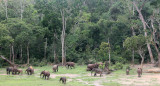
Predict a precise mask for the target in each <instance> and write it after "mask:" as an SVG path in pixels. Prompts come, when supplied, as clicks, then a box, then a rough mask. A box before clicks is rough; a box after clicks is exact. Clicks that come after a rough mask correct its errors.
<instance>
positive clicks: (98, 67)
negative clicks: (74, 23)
mask: <svg viewBox="0 0 160 86" xmlns="http://www.w3.org/2000/svg"><path fill="white" fill-rule="evenodd" d="M103 66H105V67H103ZM65 67H66V68H68V69H69V68H70V69H72V68H75V63H74V62H66V64H65ZM52 70H53V72H58V65H53V68H52ZM105 70H107V71H110V70H109V66H108V64H107V63H105V64H103V63H99V64H98V63H95V64H88V65H87V69H86V71H91V76H92V73H94V76H96V75H97V74H100V77H101V76H102V73H103V72H104V71H105ZM129 71H130V68H127V69H126V75H129ZM6 72H7V74H10V73H12V75H16V74H18V75H19V74H22V73H23V70H22V69H18V68H17V67H8V68H6ZM25 73H27V74H28V75H32V74H34V69H33V67H32V66H30V67H28V68H27V69H26V70H25ZM109 73H110V72H109ZM137 73H138V77H141V75H142V68H138V69H137ZM41 76H42V78H45V79H47V80H49V77H50V72H49V71H45V70H44V71H42V72H41V73H40V78H41ZM59 81H61V82H62V83H63V84H66V77H61V78H60V79H59Z"/></svg>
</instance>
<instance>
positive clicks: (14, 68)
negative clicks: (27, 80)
mask: <svg viewBox="0 0 160 86" xmlns="http://www.w3.org/2000/svg"><path fill="white" fill-rule="evenodd" d="M12 74H13V75H16V74H18V68H17V67H13V71H12Z"/></svg>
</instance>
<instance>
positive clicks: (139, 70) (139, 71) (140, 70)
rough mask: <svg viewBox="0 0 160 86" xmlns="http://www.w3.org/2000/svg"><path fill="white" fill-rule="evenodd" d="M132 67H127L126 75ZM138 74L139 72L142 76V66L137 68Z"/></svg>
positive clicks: (139, 75)
mask: <svg viewBox="0 0 160 86" xmlns="http://www.w3.org/2000/svg"><path fill="white" fill-rule="evenodd" d="M130 70H131V69H130V67H129V68H126V75H129V71H130ZM137 74H138V77H141V75H142V68H138V69H137Z"/></svg>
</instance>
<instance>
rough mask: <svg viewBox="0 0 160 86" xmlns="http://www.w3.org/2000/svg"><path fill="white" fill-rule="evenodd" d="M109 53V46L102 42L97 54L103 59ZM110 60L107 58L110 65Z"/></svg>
mask: <svg viewBox="0 0 160 86" xmlns="http://www.w3.org/2000/svg"><path fill="white" fill-rule="evenodd" d="M109 52H110V45H109V43H106V42H102V43H101V45H100V49H99V51H98V53H99V54H100V55H101V56H103V57H107V53H109ZM110 61H111V60H110V58H109V63H110Z"/></svg>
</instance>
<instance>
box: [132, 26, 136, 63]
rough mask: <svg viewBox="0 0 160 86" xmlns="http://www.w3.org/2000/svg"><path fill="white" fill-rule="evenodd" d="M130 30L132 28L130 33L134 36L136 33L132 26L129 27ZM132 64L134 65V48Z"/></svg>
mask: <svg viewBox="0 0 160 86" xmlns="http://www.w3.org/2000/svg"><path fill="white" fill-rule="evenodd" d="M131 30H132V35H133V36H135V35H136V34H135V31H134V28H133V26H132V27H131ZM132 65H133V66H134V49H133V50H132Z"/></svg>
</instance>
